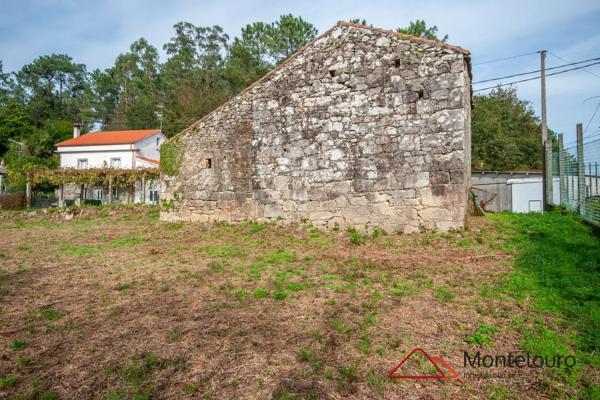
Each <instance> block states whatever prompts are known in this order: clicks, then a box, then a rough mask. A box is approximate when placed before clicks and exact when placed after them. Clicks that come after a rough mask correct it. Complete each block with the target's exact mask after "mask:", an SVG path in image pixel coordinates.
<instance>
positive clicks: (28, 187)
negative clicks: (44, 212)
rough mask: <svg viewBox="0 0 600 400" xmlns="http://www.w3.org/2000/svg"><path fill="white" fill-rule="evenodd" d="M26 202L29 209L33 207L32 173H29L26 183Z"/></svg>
mask: <svg viewBox="0 0 600 400" xmlns="http://www.w3.org/2000/svg"><path fill="white" fill-rule="evenodd" d="M25 203H26V206H27V209H28V210H29V209H31V175H30V174H27V183H25Z"/></svg>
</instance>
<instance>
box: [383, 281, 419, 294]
mask: <svg viewBox="0 0 600 400" xmlns="http://www.w3.org/2000/svg"><path fill="white" fill-rule="evenodd" d="M419 293H421V289H419V288H418V287H417V286H415V285H413V284H410V283H395V284H394V287H393V288H392V289H391V290H390V294H391V295H392V296H396V297H407V296H416V295H418V294H419Z"/></svg>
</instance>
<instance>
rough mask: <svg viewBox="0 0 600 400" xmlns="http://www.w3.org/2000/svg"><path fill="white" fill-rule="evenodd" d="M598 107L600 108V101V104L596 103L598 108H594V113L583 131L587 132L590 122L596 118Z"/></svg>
mask: <svg viewBox="0 0 600 400" xmlns="http://www.w3.org/2000/svg"><path fill="white" fill-rule="evenodd" d="M598 108H600V102H598V105H596V109H595V110H594V113H593V114H592V117H591V118H590V120H589V121H588V123H587V125H586V126H585V128H584V129H583V133H585V131H587V129H588V128H589V127H590V124H591V123H592V121H593V120H594V117H595V116H596V113H597V112H598Z"/></svg>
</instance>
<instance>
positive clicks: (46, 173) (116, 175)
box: [26, 166, 160, 207]
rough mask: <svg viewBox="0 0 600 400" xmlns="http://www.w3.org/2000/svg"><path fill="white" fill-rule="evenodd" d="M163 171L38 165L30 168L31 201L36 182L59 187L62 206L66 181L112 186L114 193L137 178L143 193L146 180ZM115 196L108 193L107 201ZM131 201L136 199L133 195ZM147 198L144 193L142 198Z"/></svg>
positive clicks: (29, 193) (134, 181)
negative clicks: (114, 189)
mask: <svg viewBox="0 0 600 400" xmlns="http://www.w3.org/2000/svg"><path fill="white" fill-rule="evenodd" d="M159 176H160V171H159V169H158V168H135V169H124V168H123V169H122V168H108V167H104V168H86V169H76V168H47V167H39V166H38V167H34V168H31V169H29V170H28V171H27V190H26V195H27V205H28V207H29V205H30V202H31V189H32V188H33V187H35V186H39V185H43V184H49V185H55V186H58V187H59V206H62V205H63V204H64V201H63V188H64V185H68V184H74V185H77V186H83V185H86V186H101V187H105V188H108V193H112V189H113V188H127V189H131V188H132V187H133V185H135V183H136V182H141V184H142V193H145V186H146V182H151V181H153V180H155V179H158V177H159ZM111 197H112V196H110V195H109V196H107V204H110V203H111ZM130 201H133V199H132V196H131V197H130ZM144 201H145V199H144V197H142V202H144Z"/></svg>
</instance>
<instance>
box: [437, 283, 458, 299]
mask: <svg viewBox="0 0 600 400" xmlns="http://www.w3.org/2000/svg"><path fill="white" fill-rule="evenodd" d="M435 298H436V299H438V300H439V301H441V302H442V303H447V302H449V301H451V300H452V299H453V298H454V293H453V292H452V291H451V290H450V289H449V288H448V287H446V286H441V287H439V288H437V289H435Z"/></svg>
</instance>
